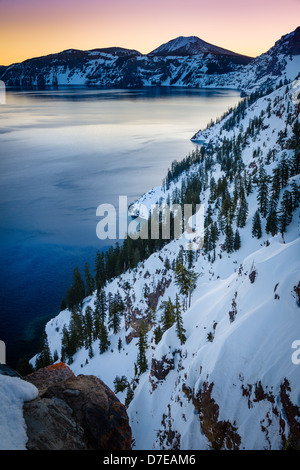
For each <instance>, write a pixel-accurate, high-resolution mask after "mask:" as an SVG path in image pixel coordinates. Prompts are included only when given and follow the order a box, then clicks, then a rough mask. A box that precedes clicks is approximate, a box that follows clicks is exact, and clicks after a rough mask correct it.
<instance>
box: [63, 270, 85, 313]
mask: <svg viewBox="0 0 300 470" xmlns="http://www.w3.org/2000/svg"><path fill="white" fill-rule="evenodd" d="M84 298H85V287H84V282H83V280H82V278H81V275H80V272H79V269H78V268H77V266H75V268H74V272H73V284H72V286H71V287H70V288H69V289H68V291H67V299H66V300H67V304H68V307H69V308H70V309H72V308H73V307H78V308H79V307H80V306H81V305H82V301H83V299H84Z"/></svg>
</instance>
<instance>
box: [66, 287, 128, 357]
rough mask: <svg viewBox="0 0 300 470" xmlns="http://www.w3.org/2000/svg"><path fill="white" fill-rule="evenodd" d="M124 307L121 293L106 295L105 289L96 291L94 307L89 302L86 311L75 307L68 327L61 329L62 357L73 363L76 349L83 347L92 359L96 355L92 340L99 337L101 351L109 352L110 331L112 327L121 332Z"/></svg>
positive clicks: (115, 332) (113, 329)
mask: <svg viewBox="0 0 300 470" xmlns="http://www.w3.org/2000/svg"><path fill="white" fill-rule="evenodd" d="M124 310H125V305H124V302H123V299H122V296H121V294H120V292H119V291H117V293H116V294H115V295H112V293H111V292H110V293H109V294H108V295H107V296H106V294H105V291H104V289H101V290H98V291H97V293H96V299H95V302H94V309H92V308H91V307H90V306H89V305H88V306H87V307H86V309H85V312H84V313H83V311H82V308H80V307H79V306H76V307H73V308H72V310H71V319H70V324H69V327H68V328H67V327H66V325H64V328H63V332H62V333H63V334H62V351H61V357H62V360H63V361H67V362H68V363H69V364H70V363H71V362H72V360H73V355H74V354H75V352H76V351H77V350H78V349H80V348H82V347H85V349H88V350H89V357H90V358H91V357H93V355H94V352H93V350H92V342H93V341H95V340H97V339H98V340H99V352H100V354H103V353H104V352H105V351H107V350H108V348H109V346H110V342H109V340H108V332H109V331H110V330H112V332H113V333H114V334H117V333H118V332H119V331H120V324H121V319H122V317H123V315H124ZM121 347H122V346H121V345H120V344H119V348H121Z"/></svg>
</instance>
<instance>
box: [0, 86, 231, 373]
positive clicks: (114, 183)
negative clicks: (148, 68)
mask: <svg viewBox="0 0 300 470" xmlns="http://www.w3.org/2000/svg"><path fill="white" fill-rule="evenodd" d="M239 100H240V97H239V93H238V92H237V91H234V90H201V89H200V90H184V89H183V90H182V89H178V88H176V89H174V88H150V89H147V88H145V89H139V90H98V89H96V90H95V89H93V90H91V89H61V90H55V91H11V92H7V94H6V105H2V106H0V213H1V219H0V220H1V221H0V224H1V231H0V237H1V238H0V241H1V245H0V256H1V258H0V259H1V264H0V283H1V290H0V339H2V340H4V341H5V342H6V345H7V363H8V364H10V365H12V366H15V365H16V361H17V359H18V357H20V356H21V355H23V354H25V353H28V352H29V353H30V354H34V353H35V352H36V350H37V348H38V347H39V341H40V335H41V332H42V331H43V327H44V325H45V322H46V320H47V319H49V318H50V317H53V316H55V315H56V314H57V313H58V312H59V307H60V303H61V300H62V298H63V297H64V296H65V293H66V290H67V288H68V287H69V285H70V283H71V281H72V271H73V268H74V266H76V265H77V266H78V267H79V269H81V270H82V268H83V265H84V263H85V262H86V261H88V262H89V263H90V266H91V267H92V268H93V263H94V258H95V253H96V251H97V250H98V249H105V245H107V242H104V241H100V240H99V239H98V238H97V237H96V225H97V222H98V221H99V218H97V217H96V208H97V207H98V205H99V204H103V203H109V204H113V205H114V206H115V207H117V206H118V198H119V195H121V196H127V198H128V203H130V202H132V201H134V200H135V199H137V198H138V197H139V196H140V195H141V194H143V193H144V192H146V191H148V190H149V189H151V188H152V187H154V186H157V185H160V184H161V182H162V179H163V178H164V176H165V175H166V172H167V170H168V167H169V166H170V164H171V162H172V161H173V160H175V159H177V160H180V159H182V158H184V157H185V156H186V155H187V154H188V153H189V152H191V151H192V150H193V149H194V148H195V144H193V143H192V142H191V141H190V138H191V137H192V135H193V134H194V133H195V132H196V131H197V130H198V129H199V128H202V127H205V126H206V124H207V123H208V122H209V121H210V120H211V118H213V119H214V118H216V117H218V116H220V115H221V114H222V113H223V112H224V111H226V110H227V109H228V107H230V106H234V105H235V104H236V103H237V102H238V101H239Z"/></svg>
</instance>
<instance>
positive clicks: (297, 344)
mask: <svg viewBox="0 0 300 470" xmlns="http://www.w3.org/2000/svg"><path fill="white" fill-rule="evenodd" d="M292 349H296V351H295V352H293V354H292V363H293V364H294V365H295V366H298V365H299V364H300V339H296V340H295V341H293V342H292Z"/></svg>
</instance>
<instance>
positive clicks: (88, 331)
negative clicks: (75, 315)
mask: <svg viewBox="0 0 300 470" xmlns="http://www.w3.org/2000/svg"><path fill="white" fill-rule="evenodd" d="M83 323H84V331H83V334H84V338H85V347H86V348H89V347H90V346H91V344H92V341H93V337H94V328H93V311H92V309H91V307H90V306H89V305H88V306H87V307H86V310H85V315H84V321H83Z"/></svg>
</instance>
